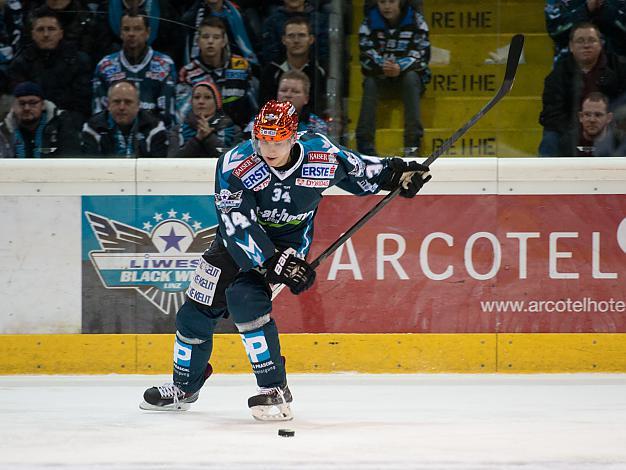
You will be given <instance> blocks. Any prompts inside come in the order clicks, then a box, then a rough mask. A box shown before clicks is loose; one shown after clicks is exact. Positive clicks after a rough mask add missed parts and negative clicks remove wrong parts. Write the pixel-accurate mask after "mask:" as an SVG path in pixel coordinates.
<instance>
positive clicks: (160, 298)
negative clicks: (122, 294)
mask: <svg viewBox="0 0 626 470" xmlns="http://www.w3.org/2000/svg"><path fill="white" fill-rule="evenodd" d="M83 213H84V218H85V220H86V221H87V224H88V227H89V228H90V230H91V232H93V235H94V236H95V238H96V240H97V242H98V245H99V248H100V249H97V250H90V251H89V252H88V256H89V259H90V260H91V263H92V264H93V267H94V269H95V271H96V272H97V274H98V277H99V278H100V281H101V282H102V285H103V286H104V287H105V288H107V289H134V290H136V291H138V292H139V293H141V294H142V295H143V296H144V297H145V298H146V299H148V300H149V301H150V302H151V303H152V304H154V305H155V306H156V307H157V308H158V309H159V310H160V311H161V312H162V313H164V314H166V315H170V314H174V313H176V311H177V310H178V307H180V305H182V303H183V302H184V300H185V299H184V297H185V290H186V289H187V287H188V286H189V282H190V281H191V278H192V276H193V274H194V271H195V268H196V266H197V264H198V262H199V261H200V259H201V258H200V256H201V255H202V253H203V252H204V251H205V250H206V249H207V248H208V246H209V244H210V243H211V241H212V240H213V239H214V238H215V233H216V230H217V226H216V225H213V226H212V227H208V228H204V227H203V223H202V222H200V221H198V220H194V219H193V218H192V216H191V214H190V213H189V212H184V211H177V210H175V209H173V208H171V209H170V210H169V211H157V212H153V213H149V214H145V220H144V221H143V222H141V225H142V228H139V227H135V226H132V225H129V224H127V223H123V222H121V221H119V220H116V219H115V218H112V217H107V216H106V215H102V214H98V213H95V212H92V211H88V210H85V211H84V212H83ZM139 220H141V219H139Z"/></svg>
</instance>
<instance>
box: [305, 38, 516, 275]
mask: <svg viewBox="0 0 626 470" xmlns="http://www.w3.org/2000/svg"><path fill="white" fill-rule="evenodd" d="M523 48H524V35H523V34H516V35H515V36H513V38H512V39H511V44H510V46H509V55H508V57H507V61H506V71H505V72H504V79H503V80H502V85H500V88H499V89H498V91H497V93H496V94H495V95H494V96H493V98H491V99H490V100H489V102H488V103H487V104H486V105H485V106H483V108H482V109H481V110H480V111H478V112H477V113H476V114H475V115H474V116H472V117H471V119H470V120H469V121H467V122H466V123H465V124H464V125H463V127H461V128H460V129H459V130H457V131H456V132H455V133H454V134H452V136H451V137H450V138H449V139H448V140H446V141H445V142H444V143H443V144H441V146H440V147H439V148H437V150H435V151H434V152H433V153H432V154H431V155H430V156H429V157H428V158H427V159H426V160H425V161H424V162H423V164H424V165H426V166H430V164H431V163H433V162H434V161H435V160H437V158H439V157H440V156H441V155H443V154H444V153H445V152H447V151H448V150H449V149H450V147H452V145H453V144H454V143H455V142H456V141H457V140H459V138H460V137H461V136H462V135H463V134H465V133H466V132H467V131H468V130H469V129H470V128H472V127H473V126H474V125H475V124H476V123H477V122H478V121H479V120H480V119H481V118H482V117H483V116H484V115H485V114H486V113H487V112H488V111H489V110H490V109H491V108H493V107H494V106H495V105H496V104H498V102H499V101H500V100H501V99H502V98H504V96H505V95H506V94H507V93H508V92H509V91H510V90H511V87H512V86H513V81H514V80H515V74H516V73H517V66H518V64H519V60H520V57H521V55H522V50H523ZM398 194H400V188H397V189H395V190H394V191H392V192H390V193H389V194H387V195H386V196H385V197H384V198H383V199H381V200H380V201H379V202H378V204H376V205H375V206H374V207H372V208H371V209H370V210H369V211H368V212H366V213H365V214H364V215H363V217H361V218H360V219H359V220H358V221H356V222H355V224H354V225H353V226H352V227H350V228H349V229H348V230H346V231H345V232H344V234H343V235H341V237H339V238H338V239H337V240H335V242H334V243H333V244H332V245H330V246H329V247H328V248H326V249H325V250H324V251H323V252H322V253H321V254H320V255H319V256H318V257H317V258H315V259H314V260H313V261H312V262H311V267H312V268H313V269H317V267H318V266H319V265H320V263H321V262H322V261H324V260H325V259H326V258H328V257H329V256H330V255H332V254H333V253H334V252H335V251H336V250H337V248H339V247H340V246H341V245H343V244H344V243H345V241H346V240H347V239H348V238H350V237H351V236H352V235H354V233H355V232H356V231H357V230H359V229H360V228H361V227H362V226H363V225H365V223H366V222H367V221H368V220H370V219H371V218H372V217H374V216H375V215H376V214H378V212H380V211H381V209H382V208H383V207H385V206H386V205H387V204H389V202H391V201H392V200H393V199H394V198H395V197H396V196H397V195H398Z"/></svg>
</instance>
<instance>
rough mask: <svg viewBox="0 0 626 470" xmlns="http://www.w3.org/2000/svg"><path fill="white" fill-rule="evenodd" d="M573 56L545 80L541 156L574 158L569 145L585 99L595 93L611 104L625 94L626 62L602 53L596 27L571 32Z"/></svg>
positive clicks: (584, 27) (584, 24) (557, 65)
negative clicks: (602, 95) (568, 156)
mask: <svg viewBox="0 0 626 470" xmlns="http://www.w3.org/2000/svg"><path fill="white" fill-rule="evenodd" d="M569 48H570V52H569V53H568V54H567V55H566V56H565V57H563V58H562V59H561V60H559V61H558V62H557V63H556V64H555V66H554V69H553V70H552V71H551V72H550V74H549V75H548V76H547V77H546V79H545V82H544V89H543V109H542V111H541V114H540V116H539V122H540V123H541V125H542V126H543V137H542V140H541V143H540V145H539V155H540V156H542V157H556V156H561V155H565V156H567V155H571V151H570V150H571V146H570V144H569V142H571V141H572V140H574V139H575V137H572V135H573V134H575V133H576V132H577V130H578V127H579V124H578V114H577V112H578V110H579V109H580V108H581V105H582V100H583V97H585V96H587V95H589V94H590V93H592V92H594V91H599V92H601V93H603V94H604V95H606V96H607V97H608V99H609V102H610V101H611V100H613V99H615V98H617V97H618V96H620V95H621V94H622V93H624V91H626V61H625V60H624V59H623V58H620V57H619V56H616V55H614V54H610V53H605V52H604V51H603V50H602V44H601V36H600V32H599V31H598V28H597V26H595V25H593V24H591V23H582V24H580V25H577V26H575V27H574V28H573V29H572V32H571V39H570V45H569Z"/></svg>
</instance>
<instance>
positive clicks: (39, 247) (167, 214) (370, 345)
mask: <svg viewBox="0 0 626 470" xmlns="http://www.w3.org/2000/svg"><path fill="white" fill-rule="evenodd" d="M213 169H214V161H209V160H203V159H188V160H187V159H177V160H162V161H160V160H137V161H126V160H119V161H106V160H66V161H40V162H34V161H33V162H29V161H7V160H4V161H0V216H1V217H2V219H3V221H4V223H3V226H4V230H3V231H2V232H1V233H2V235H0V236H1V237H2V240H1V243H0V246H1V247H2V249H0V257H1V259H2V263H1V266H0V286H2V287H0V289H2V299H3V303H2V307H0V309H1V310H2V315H0V332H1V333H4V336H0V357H1V358H2V359H0V373H38V372H39V373H108V372H115V373H150V372H154V373H166V372H168V371H169V370H170V367H171V343H172V335H171V333H172V332H173V331H174V323H173V321H174V316H175V315H174V314H175V311H176V309H177V308H178V305H180V303H181V302H182V299H183V296H184V289H185V288H186V285H187V283H188V279H189V275H190V273H192V272H193V266H195V265H194V263H195V260H197V257H198V255H199V253H201V252H202V249H201V247H202V243H201V242H202V240H203V237H204V236H205V235H207V233H208V232H207V231H206V230H207V229H208V228H210V227H211V226H214V225H215V224H216V223H217V218H216V214H215V212H214V209H213V207H214V206H213V198H212V195H211V193H212V188H213V182H212V178H213ZM625 189H626V162H625V161H624V159H551V160H545V159H500V160H498V159H449V160H448V159H442V160H440V161H438V162H437V164H436V173H435V179H434V180H433V182H432V183H430V184H429V185H428V186H427V187H426V188H425V190H424V191H423V193H422V194H420V196H419V197H418V198H417V199H415V200H413V201H406V200H397V201H394V203H392V204H390V205H389V206H388V207H387V208H385V211H383V212H382V213H381V214H379V215H378V216H377V217H375V218H374V219H373V220H372V221H370V223H369V224H368V225H366V226H365V227H364V228H363V229H362V230H361V231H360V232H358V233H357V234H356V235H355V236H354V237H353V238H352V239H351V240H350V241H349V242H348V243H347V244H346V245H345V246H344V247H343V248H341V249H340V250H339V251H338V252H337V253H336V255H335V256H333V257H331V258H330V259H328V260H327V261H326V262H325V263H324V264H322V266H321V267H320V269H319V270H318V280H317V282H316V285H315V288H314V289H312V290H311V291H309V292H307V293H305V294H303V295H301V296H298V297H294V296H292V295H291V294H289V293H287V292H284V293H282V294H281V296H280V297H279V298H278V299H277V300H276V302H275V308H274V312H273V315H274V317H275V318H276V320H277V323H278V325H279V328H280V330H281V332H282V333H283V334H284V338H283V349H284V353H285V354H286V356H287V357H288V368H289V370H290V371H292V372H307V371H310V372H329V371H331V372H332V371H352V370H353V371H360V372H416V371H425V372H426V371H431V372H563V371H567V372H575V371H626V304H625V302H626V287H625V285H626V283H624V278H625V277H626V263H625V262H624V261H625V257H626V197H625V196H624V193H625ZM374 199H375V198H355V197H351V196H347V195H345V194H344V193H341V192H331V194H330V197H327V198H325V199H324V201H323V202H322V205H321V207H320V213H319V215H318V217H317V219H316V241H315V243H314V244H313V247H312V250H311V254H312V255H313V256H315V255H316V254H318V253H320V252H321V251H322V250H323V249H324V248H325V247H326V246H328V245H329V244H330V243H331V242H332V241H334V239H335V238H336V237H337V236H339V235H340V234H341V233H342V232H343V231H344V230H345V229H346V228H347V227H348V226H349V225H350V224H352V223H353V222H354V221H356V220H357V219H358V218H359V216H360V215H361V214H363V213H364V212H365V211H366V210H367V209H368V208H369V207H371V206H372V205H373V204H374V203H375V200H374ZM107 229H108V230H110V231H111V233H113V232H115V236H114V237H112V238H111V237H109V238H107V237H105V236H102V233H103V232H106V230H107ZM98 233H100V236H99V235H98ZM172 234H174V235H175V236H176V237H177V240H179V241H180V243H179V244H177V245H176V246H174V242H172V239H171V238H169V239H168V237H171V236H172ZM113 239H115V240H117V241H116V242H115V243H114V244H112V242H111V240H113ZM132 239H139V240H140V242H141V243H135V244H134V245H132V244H131V245H129V244H128V243H125V242H128V240H132ZM164 240H165V241H164ZM167 240H169V241H167ZM124 241H125V242H124ZM174 241H176V240H174ZM168 243H171V244H170V245H168ZM135 245H136V246H135ZM129 246H130V248H129ZM133 246H135V248H132V247H133ZM137 247H139V248H137ZM219 331H221V332H222V333H224V334H222V335H218V336H217V337H216V342H215V356H214V359H213V360H212V362H215V365H216V369H217V370H219V371H221V372H245V371H248V370H249V365H248V363H247V360H246V357H245V354H244V352H243V347H242V345H241V343H240V340H239V337H238V336H237V335H236V334H229V333H233V332H234V329H233V326H232V324H231V323H230V322H229V321H225V322H223V323H222V324H221V325H220V330H219ZM76 333H82V334H76ZM16 358H20V359H16Z"/></svg>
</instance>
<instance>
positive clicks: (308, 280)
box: [265, 248, 315, 295]
mask: <svg viewBox="0 0 626 470" xmlns="http://www.w3.org/2000/svg"><path fill="white" fill-rule="evenodd" d="M266 267H267V271H266V273H265V278H266V279H267V281H268V282H269V283H270V284H285V285H286V286H287V287H289V290H290V291H291V293H292V294H295V295H298V294H301V293H302V292H304V291H305V290H307V289H308V288H309V287H311V286H312V285H313V282H314V281H315V270H314V269H313V268H312V267H311V266H310V265H309V263H307V262H306V261H304V260H303V259H301V258H298V257H297V256H296V250H294V249H293V248H287V249H286V250H284V251H279V252H278V253H276V254H275V255H274V256H272V257H271V258H270V259H269V260H268V262H267V264H266Z"/></svg>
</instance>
